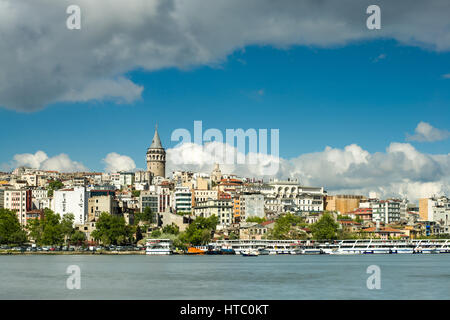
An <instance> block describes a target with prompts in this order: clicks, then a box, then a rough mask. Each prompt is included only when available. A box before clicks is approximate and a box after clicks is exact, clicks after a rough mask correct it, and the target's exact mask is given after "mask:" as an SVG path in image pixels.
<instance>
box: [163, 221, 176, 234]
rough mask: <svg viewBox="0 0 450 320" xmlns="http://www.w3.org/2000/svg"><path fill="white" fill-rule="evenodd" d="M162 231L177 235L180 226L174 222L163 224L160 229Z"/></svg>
mask: <svg viewBox="0 0 450 320" xmlns="http://www.w3.org/2000/svg"><path fill="white" fill-rule="evenodd" d="M162 232H164V233H170V234H175V235H177V234H179V233H180V228H179V227H178V226H177V225H176V224H174V223H172V224H171V225H167V226H165V227H164V228H163V229H162Z"/></svg>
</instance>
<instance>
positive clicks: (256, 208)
mask: <svg viewBox="0 0 450 320" xmlns="http://www.w3.org/2000/svg"><path fill="white" fill-rule="evenodd" d="M239 211H240V217H241V221H245V220H246V219H247V218H251V217H258V218H264V216H265V213H264V196H263V195H262V194H257V193H255V194H241V195H239Z"/></svg>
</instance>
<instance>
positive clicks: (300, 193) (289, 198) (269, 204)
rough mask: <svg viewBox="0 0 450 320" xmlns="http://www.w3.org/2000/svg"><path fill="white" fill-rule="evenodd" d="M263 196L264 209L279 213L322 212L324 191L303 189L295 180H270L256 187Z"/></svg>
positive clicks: (316, 188) (321, 188) (317, 188)
mask: <svg viewBox="0 0 450 320" xmlns="http://www.w3.org/2000/svg"><path fill="white" fill-rule="evenodd" d="M257 190H259V191H260V192H261V193H262V194H263V195H264V196H265V208H266V209H267V210H270V211H273V212H277V213H281V212H286V211H300V212H306V213H309V212H323V210H324V197H325V196H326V191H324V189H323V187H304V186H301V185H300V184H299V183H298V180H297V179H288V180H287V181H282V180H277V179H275V180H271V181H270V182H269V183H268V184H267V185H263V186H259V187H257Z"/></svg>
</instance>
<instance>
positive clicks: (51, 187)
mask: <svg viewBox="0 0 450 320" xmlns="http://www.w3.org/2000/svg"><path fill="white" fill-rule="evenodd" d="M62 187H64V184H63V183H62V182H61V181H60V180H52V181H50V182H49V184H48V187H47V190H48V196H49V197H52V196H53V191H55V190H59V189H61V188H62Z"/></svg>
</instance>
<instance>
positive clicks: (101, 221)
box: [92, 212, 134, 245]
mask: <svg viewBox="0 0 450 320" xmlns="http://www.w3.org/2000/svg"><path fill="white" fill-rule="evenodd" d="M133 233H134V232H133V228H132V227H131V226H129V225H127V224H126V223H125V219H124V217H121V216H116V215H110V214H108V213H106V212H102V213H101V214H100V217H99V218H98V221H97V223H96V225H95V230H94V231H93V232H92V237H93V238H94V239H95V240H97V241H100V242H102V243H103V244H105V245H110V244H114V245H117V244H125V243H132V242H133Z"/></svg>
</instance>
